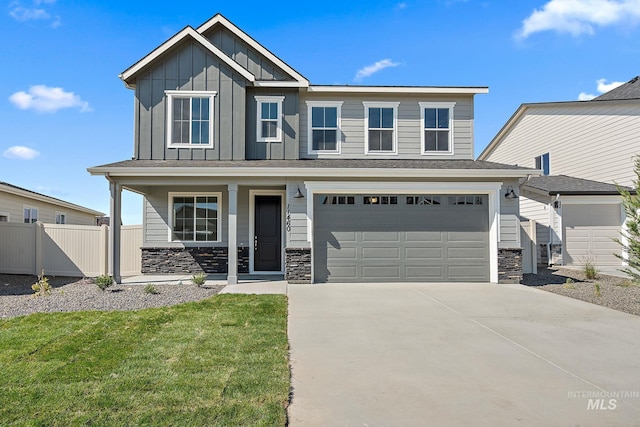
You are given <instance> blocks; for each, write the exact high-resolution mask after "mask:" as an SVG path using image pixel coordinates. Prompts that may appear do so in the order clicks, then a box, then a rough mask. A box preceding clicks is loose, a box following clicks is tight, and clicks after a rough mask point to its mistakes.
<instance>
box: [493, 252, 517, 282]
mask: <svg viewBox="0 0 640 427" xmlns="http://www.w3.org/2000/svg"><path fill="white" fill-rule="evenodd" d="M520 281H522V248H498V283H520Z"/></svg>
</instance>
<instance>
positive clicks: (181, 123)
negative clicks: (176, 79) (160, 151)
mask: <svg viewBox="0 0 640 427" xmlns="http://www.w3.org/2000/svg"><path fill="white" fill-rule="evenodd" d="M165 93H166V94H167V135H168V136H167V137H168V141H169V143H168V146H169V147H186V148H201V147H209V148H211V147H213V98H214V97H215V95H216V92H208V91H207V92H205V91H178V90H168V91H166V92H165Z"/></svg>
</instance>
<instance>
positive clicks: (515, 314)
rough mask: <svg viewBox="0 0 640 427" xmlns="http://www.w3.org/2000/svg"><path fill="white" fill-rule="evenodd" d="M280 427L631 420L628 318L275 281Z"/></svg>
mask: <svg viewBox="0 0 640 427" xmlns="http://www.w3.org/2000/svg"><path fill="white" fill-rule="evenodd" d="M288 293H289V340H290V346H291V368H292V388H293V391H292V401H291V405H290V407H289V422H290V425H291V426H329V425H331V426H405V425H416V426H417V425H438V426H448V425H451V426H457V425H474V426H478V425H480V426H482V425H484V426H501V425H505V426H509V425H520V426H529V425H531V426H538V425H571V426H576V425H580V426H604V425H613V426H616V425H620V426H633V425H638V426H640V317H637V316H633V315H629V314H625V313H621V312H617V311H614V310H611V309H607V308H604V307H599V306H596V305H592V304H588V303H585V302H582V301H577V300H573V299H570V298H566V297H562V296H559V295H556V294H551V293H547V292H544V291H541V290H536V289H532V288H528V287H525V286H521V285H495V284H487V283H456V284H452V283H431V284H409V283H402V284H401V283H389V284H332V285H289V290H288Z"/></svg>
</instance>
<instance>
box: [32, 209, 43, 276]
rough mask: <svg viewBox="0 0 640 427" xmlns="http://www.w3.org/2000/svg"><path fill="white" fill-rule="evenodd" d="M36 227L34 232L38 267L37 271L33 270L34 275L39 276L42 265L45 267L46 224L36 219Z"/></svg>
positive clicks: (36, 265) (34, 225)
mask: <svg viewBox="0 0 640 427" xmlns="http://www.w3.org/2000/svg"><path fill="white" fill-rule="evenodd" d="M33 227H34V230H35V232H34V234H35V238H36V242H35V243H36V247H35V249H36V250H35V257H36V262H35V267H36V271H34V272H33V274H34V275H36V276H39V275H40V273H42V267H43V263H42V241H43V240H44V224H43V223H41V222H40V221H36V222H35V223H34V224H33Z"/></svg>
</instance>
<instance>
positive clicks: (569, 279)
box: [564, 277, 575, 283]
mask: <svg viewBox="0 0 640 427" xmlns="http://www.w3.org/2000/svg"><path fill="white" fill-rule="evenodd" d="M573 282H575V280H573V279H572V278H571V277H567V280H565V282H564V283H573Z"/></svg>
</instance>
